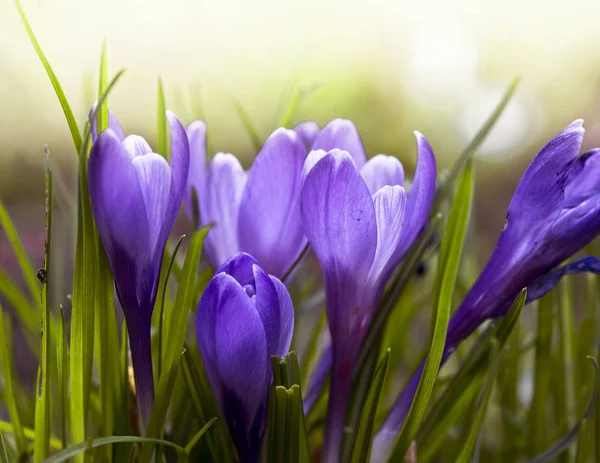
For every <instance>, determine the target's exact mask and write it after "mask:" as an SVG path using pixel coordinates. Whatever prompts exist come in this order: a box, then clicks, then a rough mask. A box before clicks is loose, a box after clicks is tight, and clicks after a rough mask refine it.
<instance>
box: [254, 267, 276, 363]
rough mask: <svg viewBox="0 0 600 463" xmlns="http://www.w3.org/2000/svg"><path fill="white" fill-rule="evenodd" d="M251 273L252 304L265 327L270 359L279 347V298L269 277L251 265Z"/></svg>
mask: <svg viewBox="0 0 600 463" xmlns="http://www.w3.org/2000/svg"><path fill="white" fill-rule="evenodd" d="M252 271H253V273H254V286H255V289H256V296H255V298H254V301H255V302H254V303H255V306H256V311H257V312H258V315H259V316H260V319H261V320H262V323H263V326H264V327H265V333H266V336H267V351H268V353H269V357H270V356H271V355H277V348H278V346H279V331H280V326H281V322H280V311H279V298H278V294H277V290H276V289H275V285H274V284H273V282H272V281H271V278H269V275H267V274H266V273H265V271H264V270H263V269H262V268H260V266H259V265H253V266H252Z"/></svg>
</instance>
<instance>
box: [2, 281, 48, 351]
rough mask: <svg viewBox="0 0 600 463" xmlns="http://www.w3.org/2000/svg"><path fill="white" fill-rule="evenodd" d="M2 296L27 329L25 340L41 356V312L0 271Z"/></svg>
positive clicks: (21, 324)
mask: <svg viewBox="0 0 600 463" xmlns="http://www.w3.org/2000/svg"><path fill="white" fill-rule="evenodd" d="M0 294H1V295H2V296H4V297H5V298H6V301H7V302H8V303H9V304H10V306H11V307H12V308H13V310H14V313H15V314H16V315H17V317H18V319H19V321H20V322H21V323H20V326H22V327H23V328H25V333H24V334H25V339H26V340H27V343H28V344H29V348H30V349H31V351H32V352H33V353H34V354H39V350H40V342H39V330H40V310H39V307H38V306H37V305H34V303H32V302H31V301H30V299H29V298H28V297H27V296H26V295H25V294H23V291H22V290H21V288H19V286H18V285H17V284H16V283H15V282H14V281H12V279H11V278H10V277H9V276H8V275H7V274H6V273H5V272H4V271H3V270H2V269H0Z"/></svg>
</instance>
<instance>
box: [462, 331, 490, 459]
mask: <svg viewBox="0 0 600 463" xmlns="http://www.w3.org/2000/svg"><path fill="white" fill-rule="evenodd" d="M490 345H491V349H490V360H489V371H488V374H487V378H486V380H485V384H484V386H483V390H482V391H481V396H480V397H479V401H478V402H479V403H478V404H477V407H476V409H475V418H474V420H473V423H472V425H471V428H470V430H469V433H468V435H467V438H466V441H465V444H464V446H463V448H462V450H461V452H460V454H459V455H458V458H457V459H456V461H457V463H468V462H470V461H472V456H473V453H474V452H475V445H476V444H477V440H478V439H479V435H480V434H481V427H482V426H483V421H484V419H485V415H486V412H487V408H488V404H489V402H490V397H491V395H492V390H493V388H494V381H495V380H496V376H498V368H499V366H500V347H499V342H498V340H497V339H496V338H492V341H491V343H490Z"/></svg>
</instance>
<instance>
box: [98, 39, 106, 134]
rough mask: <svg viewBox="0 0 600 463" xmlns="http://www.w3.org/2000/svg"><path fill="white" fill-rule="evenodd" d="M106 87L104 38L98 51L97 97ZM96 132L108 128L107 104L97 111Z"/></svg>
mask: <svg viewBox="0 0 600 463" xmlns="http://www.w3.org/2000/svg"><path fill="white" fill-rule="evenodd" d="M107 87H108V57H107V53H106V40H104V42H103V43H102V52H101V53H100V73H99V79H98V98H100V96H102V94H103V93H104V92H106V90H107ZM96 117H97V119H98V133H101V132H102V131H103V130H104V129H106V128H108V105H107V104H104V105H102V107H101V108H99V110H98V111H97V116H96Z"/></svg>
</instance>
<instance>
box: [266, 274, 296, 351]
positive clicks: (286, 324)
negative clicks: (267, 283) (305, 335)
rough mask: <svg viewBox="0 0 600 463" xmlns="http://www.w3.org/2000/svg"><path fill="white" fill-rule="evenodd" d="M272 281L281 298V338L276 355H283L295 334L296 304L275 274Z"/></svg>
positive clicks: (288, 348) (278, 296)
mask: <svg viewBox="0 0 600 463" xmlns="http://www.w3.org/2000/svg"><path fill="white" fill-rule="evenodd" d="M271 281H272V282H273V284H274V285H275V290H276V291H277V298H278V299H279V340H278V343H277V348H276V349H275V355H278V356H279V357H283V356H284V355H286V354H287V353H288V352H289V350H290V345H291V344H292V336H293V335H294V305H293V304H292V298H291V297H290V293H289V292H288V290H287V288H286V287H285V285H284V284H283V283H282V282H281V281H279V280H278V279H277V278H275V277H274V276H271Z"/></svg>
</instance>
